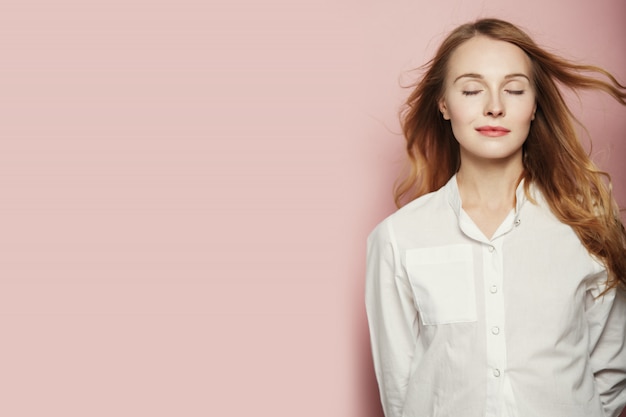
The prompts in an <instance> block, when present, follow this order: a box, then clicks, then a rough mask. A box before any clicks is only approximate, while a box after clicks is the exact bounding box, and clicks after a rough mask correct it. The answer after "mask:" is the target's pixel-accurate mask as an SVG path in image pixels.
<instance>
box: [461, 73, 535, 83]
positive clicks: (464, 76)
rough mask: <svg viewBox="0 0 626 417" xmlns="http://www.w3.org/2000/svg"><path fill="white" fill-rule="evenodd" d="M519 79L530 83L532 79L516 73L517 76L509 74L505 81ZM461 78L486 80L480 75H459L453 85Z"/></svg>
mask: <svg viewBox="0 0 626 417" xmlns="http://www.w3.org/2000/svg"><path fill="white" fill-rule="evenodd" d="M517 77H522V78H526V79H527V80H528V82H530V78H528V76H527V75H526V74H522V73H521V72H520V73H515V74H508V75H505V76H504V79H505V80H508V79H511V78H517ZM461 78H477V79H479V80H482V79H484V78H485V77H483V76H482V75H480V74H474V73H471V72H470V73H467V74H463V75H459V76H458V77H456V78H455V79H454V81H453V84H454V83H455V82H457V81H458V80H460V79H461Z"/></svg>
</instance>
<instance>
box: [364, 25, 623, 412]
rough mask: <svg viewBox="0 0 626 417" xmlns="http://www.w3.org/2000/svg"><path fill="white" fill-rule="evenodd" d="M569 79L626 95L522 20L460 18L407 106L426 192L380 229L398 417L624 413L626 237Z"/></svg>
mask: <svg viewBox="0 0 626 417" xmlns="http://www.w3.org/2000/svg"><path fill="white" fill-rule="evenodd" d="M557 83H559V84H561V85H563V86H565V87H569V88H573V89H597V90H602V91H604V92H606V93H608V94H610V95H611V96H613V97H614V98H615V99H616V100H618V101H619V102H621V103H622V104H626V101H625V99H626V87H625V86H623V85H621V84H619V83H618V82H617V81H616V80H615V78H614V77H612V76H611V75H610V74H609V73H607V72H606V71H604V70H602V69H600V68H597V67H592V66H581V65H575V64H573V63H571V62H568V61H566V60H563V59H561V58H559V57H557V56H554V55H552V54H550V53H548V52H546V51H545V50H543V49H541V48H539V47H538V46H537V45H536V44H535V43H534V42H533V41H532V40H531V39H530V38H529V37H528V36H527V35H526V34H525V33H524V32H522V31H521V30H520V29H519V28H517V27H516V26H514V25H512V24H510V23H507V22H504V21H501V20H496V19H485V20H479V21H477V22H475V23H471V24H466V25H463V26H460V27H459V28H457V29H456V30H454V31H453V32H452V33H451V34H450V35H449V36H448V38H447V39H446V40H445V41H444V42H443V44H442V45H441V47H440V48H439V50H438V52H437V54H436V56H435V58H434V59H433V60H432V61H431V62H430V63H429V64H428V65H427V67H426V70H425V74H424V76H423V78H422V79H421V81H420V82H419V83H418V84H417V85H416V87H415V90H414V91H413V93H412V94H411V95H410V97H409V99H408V101H407V104H406V109H405V111H404V113H403V129H404V134H405V137H406V140H407V151H408V156H409V161H410V164H411V170H410V172H409V173H408V175H407V176H406V178H404V180H403V181H401V182H400V183H399V185H398V187H397V189H396V202H397V203H398V205H401V203H402V202H404V201H407V200H408V201H410V202H409V203H408V204H406V205H404V207H402V208H401V209H400V210H398V211H397V212H396V213H395V214H393V215H391V216H390V217H388V218H387V219H386V220H384V221H383V222H382V223H381V224H379V225H378V226H377V227H376V229H375V230H374V231H373V232H372V234H371V235H370V237H369V239H368V263H367V279H366V307H367V313H368V320H369V325H370V333H371V341H372V351H373V356H374V365H375V370H376V375H377V379H378V384H379V388H380V392H381V398H382V403H383V408H384V410H385V415H386V416H387V417H409V416H411V417H443V416H449V417H460V416H463V417H474V416H494V417H495V416H497V417H617V416H618V415H619V414H620V412H621V410H622V409H623V408H624V406H625V405H626V349H625V348H624V346H625V329H626V296H625V292H626V291H624V290H625V288H626V233H625V232H624V227H623V226H622V222H621V220H620V213H619V210H618V208H617V207H616V204H615V202H614V200H613V198H612V196H611V192H610V186H608V185H607V181H605V178H606V175H605V174H603V173H602V172H600V171H598V169H597V168H596V167H595V166H594V164H593V163H592V162H591V161H590V159H589V157H588V155H587V154H586V152H585V150H584V149H583V147H582V146H581V144H580V143H579V141H578V138H577V135H576V130H575V127H574V125H573V123H572V119H573V116H572V115H571V113H570V111H569V110H568V108H567V106H566V104H565V102H564V101H563V98H562V96H561V93H560V92H559V89H558V88H557Z"/></svg>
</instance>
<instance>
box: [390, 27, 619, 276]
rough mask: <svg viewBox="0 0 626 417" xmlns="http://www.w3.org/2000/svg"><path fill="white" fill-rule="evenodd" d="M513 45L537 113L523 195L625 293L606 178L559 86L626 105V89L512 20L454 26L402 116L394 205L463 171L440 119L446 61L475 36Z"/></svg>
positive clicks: (526, 154)
mask: <svg viewBox="0 0 626 417" xmlns="http://www.w3.org/2000/svg"><path fill="white" fill-rule="evenodd" d="M478 35H482V36H486V37H489V38H491V39H495V40H501V41H505V42H509V43H512V44H513V45H516V46H518V47H519V48H521V49H522V50H523V51H524V52H525V53H526V55H528V57H529V58H530V60H531V63H532V77H531V78H532V80H531V81H532V83H533V86H534V89H535V92H536V100H537V111H536V114H535V120H534V121H533V122H532V123H531V126H530V131H529V134H528V138H527V139H526V141H525V143H524V146H523V155H524V156H523V164H524V173H523V174H522V179H524V187H525V192H526V194H527V195H528V196H529V198H531V196H530V193H529V187H530V185H531V184H535V185H536V186H537V187H538V188H539V190H540V191H541V192H542V193H543V195H544V197H545V199H546V200H547V202H548V204H549V206H550V209H551V210H552V212H553V213H554V215H555V216H556V217H557V218H558V219H559V220H560V221H561V222H563V223H565V224H568V225H570V226H571V227H572V228H573V230H574V231H575V232H576V234H577V235H578V237H579V239H580V240H581V242H582V243H583V245H584V246H585V248H586V249H587V250H588V251H589V253H590V254H592V255H594V256H595V257H596V258H597V259H599V260H600V261H601V262H603V263H604V265H605V266H606V267H607V269H608V272H609V280H608V284H609V288H614V287H618V286H619V287H622V288H626V232H625V231H624V226H623V224H622V222H621V219H620V213H619V208H618V207H617V204H616V203H615V201H614V199H613V197H612V195H611V186H610V177H609V175H608V174H607V173H605V172H602V171H600V170H599V169H598V168H597V167H596V166H595V164H594V163H593V162H592V161H591V159H590V157H589V155H588V154H587V152H586V151H585V149H584V147H583V146H582V144H581V143H580V140H579V138H578V135H577V134H576V129H575V125H574V120H576V119H575V117H574V115H573V114H572V113H571V111H570V109H569V108H568V107H567V105H566V103H565V100H564V99H563V96H562V94H561V92H560V90H559V87H558V85H562V86H564V87H567V88H570V89H572V90H574V91H576V90H579V89H592V90H601V91H604V92H606V93H608V94H609V95H611V96H612V97H614V98H615V99H616V100H617V101H618V102H620V103H621V104H624V105H626V86H624V85H622V84H620V83H619V82H618V81H617V80H616V79H615V77H613V76H612V75H611V74H610V73H608V72H607V71H605V70H604V69H602V68H599V67H596V66H590V65H578V64H575V63H572V62H570V61H567V60H565V59H563V58H560V57H558V56H555V55H554V54H552V53H549V52H547V51H545V50H544V49H542V48H540V47H539V46H538V45H537V44H536V43H535V42H534V41H533V40H532V39H531V38H530V37H529V36H528V35H527V34H526V33H524V32H523V31H522V30H520V29H519V28H517V27H516V26H514V25H513V24H511V23H508V22H505V21H502V20H498V19H482V20H478V21H476V22H474V23H468V24H465V25H462V26H460V27H458V28H457V29H455V30H454V31H453V32H452V33H451V34H450V35H449V36H448V37H447V38H446V39H445V40H444V42H443V43H442V45H441V46H440V47H439V50H438V51H437V54H436V55H435V57H434V58H433V59H432V60H431V61H429V62H428V63H427V64H426V65H425V66H424V67H423V69H424V75H423V77H422V78H421V80H420V81H419V82H418V83H417V84H416V85H415V89H414V90H413V92H412V93H411V95H410V96H409V98H408V99H407V101H406V104H405V106H404V108H403V110H402V112H401V118H402V128H403V132H404V136H405V138H406V141H407V144H406V149H407V152H408V158H409V165H410V166H409V172H408V173H407V174H406V176H405V177H404V178H403V179H402V180H401V181H399V182H398V183H397V184H396V187H395V190H394V195H395V202H396V205H397V206H398V207H400V206H401V205H403V203H406V202H408V201H411V200H413V199H415V198H417V197H420V196H422V195H424V194H427V193H429V192H432V191H436V190H438V189H439V188H441V187H442V186H443V185H445V184H446V182H448V180H450V178H451V177H452V176H453V175H454V174H455V173H456V172H457V170H458V169H459V167H460V162H461V160H460V154H459V144H458V142H457V141H456V139H455V138H454V135H453V134H452V127H451V124H450V121H448V120H444V119H443V117H441V115H440V112H439V107H438V101H439V99H440V98H441V97H442V96H443V94H444V82H445V78H446V73H447V69H448V68H447V65H448V61H449V60H450V57H451V55H452V53H453V52H454V51H455V49H456V48H457V47H458V46H460V45H461V44H463V43H464V42H466V41H467V40H469V39H471V38H473V37H475V36H478Z"/></svg>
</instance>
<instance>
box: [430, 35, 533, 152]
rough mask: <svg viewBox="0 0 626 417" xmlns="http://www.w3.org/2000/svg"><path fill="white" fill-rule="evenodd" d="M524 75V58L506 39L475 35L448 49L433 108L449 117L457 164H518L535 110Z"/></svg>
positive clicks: (526, 68)
mask: <svg viewBox="0 0 626 417" xmlns="http://www.w3.org/2000/svg"><path fill="white" fill-rule="evenodd" d="M530 77H531V61H530V59H529V58H528V56H527V55H526V54H525V53H524V51H522V50H521V49H520V48H519V47H517V46H515V45H513V44H511V43H508V42H504V41H498V40H493V39H490V38H487V37H484V36H476V37H474V38H472V39H470V40H468V41H467V42H465V43H463V44H462V45H460V46H459V47H458V48H457V49H456V50H455V51H454V52H453V53H452V56H451V57H450V60H449V62H448V73H447V75H446V81H445V89H444V96H443V97H442V98H441V100H440V101H439V109H440V111H441V113H442V114H443V117H444V118H445V119H446V120H450V123H451V125H452V131H453V133H454V137H455V138H456V140H457V141H458V142H459V145H460V148H461V162H462V163H463V161H467V160H469V159H472V160H476V161H479V162H481V161H482V162H486V161H496V160H498V161H503V160H504V161H506V160H515V161H518V162H520V163H521V159H522V145H523V144H524V141H525V140H526V137H527V136H528V131H529V129H530V124H531V121H532V120H533V119H534V117H535V111H536V109H537V106H536V102H535V92H534V89H533V85H532V83H531V81H530Z"/></svg>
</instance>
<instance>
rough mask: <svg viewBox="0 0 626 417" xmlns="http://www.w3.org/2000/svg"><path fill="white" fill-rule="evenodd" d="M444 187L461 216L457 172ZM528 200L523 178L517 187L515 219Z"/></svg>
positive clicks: (449, 200)
mask: <svg viewBox="0 0 626 417" xmlns="http://www.w3.org/2000/svg"><path fill="white" fill-rule="evenodd" d="M444 188H445V189H446V191H447V195H448V202H449V203H450V206H451V207H452V210H454V213H455V214H456V216H457V217H459V216H460V215H461V206H462V201H461V193H460V192H459V185H458V183H457V182H456V174H454V175H453V176H452V178H450V180H449V181H448V183H447V184H446V185H444ZM531 191H532V187H531ZM527 200H528V197H526V193H525V192H524V179H522V180H521V181H520V183H519V184H518V185H517V188H516V189H515V220H517V218H518V217H519V214H520V211H521V210H522V206H523V205H524V203H526V201H527Z"/></svg>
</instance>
